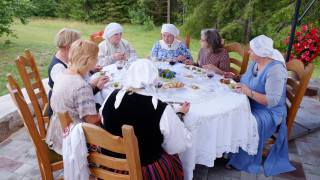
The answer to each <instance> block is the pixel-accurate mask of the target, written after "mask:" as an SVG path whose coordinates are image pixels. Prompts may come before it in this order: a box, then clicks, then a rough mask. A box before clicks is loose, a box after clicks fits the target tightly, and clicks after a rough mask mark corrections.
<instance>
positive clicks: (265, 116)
mask: <svg viewBox="0 0 320 180" xmlns="http://www.w3.org/2000/svg"><path fill="white" fill-rule="evenodd" d="M249 54H250V57H251V60H252V61H251V62H250V64H249V67H248V69H247V71H246V72H245V74H243V75H242V77H238V76H235V75H232V74H231V73H226V77H232V78H233V79H235V80H238V81H239V79H240V83H237V84H236V85H235V87H236V91H237V92H242V93H244V94H246V95H247V96H248V97H249V101H250V106H251V112H252V114H253V116H254V117H255V118H256V121H257V125H258V133H259V147H258V153H257V154H256V155H249V154H248V153H247V152H245V151H243V150H242V149H240V150H239V152H238V153H236V154H233V155H232V157H231V159H230V161H229V163H228V164H227V166H226V168H227V169H231V168H232V167H235V168H236V169H238V170H245V171H247V172H248V173H252V174H257V173H263V171H262V169H261V168H260V165H261V163H262V149H263V147H264V145H265V143H266V141H267V140H268V139H269V138H270V137H271V135H273V134H274V133H275V131H276V129H277V126H278V125H279V124H280V129H279V132H278V136H277V139H276V141H275V144H274V145H273V146H272V148H271V150H270V153H269V154H268V156H267V159H266V160H265V161H264V172H265V175H266V176H273V175H277V174H280V173H285V172H289V171H293V170H295V168H294V167H293V166H291V165H290V162H289V157H288V141H287V125H286V117H287V107H286V81H287V78H288V73H287V70H286V67H285V64H284V58H283V56H282V55H281V53H280V52H279V51H278V50H276V49H274V48H273V40H272V39H270V38H269V37H267V36H265V35H260V36H258V37H256V38H254V39H253V40H251V41H250V50H249Z"/></svg>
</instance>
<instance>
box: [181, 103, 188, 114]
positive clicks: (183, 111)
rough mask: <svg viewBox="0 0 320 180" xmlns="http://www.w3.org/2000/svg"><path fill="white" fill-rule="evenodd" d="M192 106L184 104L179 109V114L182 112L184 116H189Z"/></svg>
mask: <svg viewBox="0 0 320 180" xmlns="http://www.w3.org/2000/svg"><path fill="white" fill-rule="evenodd" d="M189 108H190V104H189V103H188V102H184V103H183V104H182V106H181V108H180V109H179V112H182V113H183V114H187V113H188V112H189Z"/></svg>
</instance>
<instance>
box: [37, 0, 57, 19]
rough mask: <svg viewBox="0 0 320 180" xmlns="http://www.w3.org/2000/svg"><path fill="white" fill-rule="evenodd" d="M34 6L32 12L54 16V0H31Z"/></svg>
mask: <svg viewBox="0 0 320 180" xmlns="http://www.w3.org/2000/svg"><path fill="white" fill-rule="evenodd" d="M32 5H33V6H34V7H35V8H34V10H33V14H34V15H35V16H40V17H56V13H57V3H56V1H55V0H32Z"/></svg>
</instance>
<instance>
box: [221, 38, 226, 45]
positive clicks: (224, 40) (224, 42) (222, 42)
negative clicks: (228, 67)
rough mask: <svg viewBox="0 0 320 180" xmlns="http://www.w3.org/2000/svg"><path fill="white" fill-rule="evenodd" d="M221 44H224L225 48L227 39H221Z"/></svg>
mask: <svg viewBox="0 0 320 180" xmlns="http://www.w3.org/2000/svg"><path fill="white" fill-rule="evenodd" d="M221 44H222V47H224V46H225V45H226V39H221Z"/></svg>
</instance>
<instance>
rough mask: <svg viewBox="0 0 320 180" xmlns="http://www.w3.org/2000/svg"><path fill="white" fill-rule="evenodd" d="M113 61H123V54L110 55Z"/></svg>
mask: <svg viewBox="0 0 320 180" xmlns="http://www.w3.org/2000/svg"><path fill="white" fill-rule="evenodd" d="M112 57H113V59H114V60H121V59H124V58H125V57H124V54H121V53H115V54H114V55H112Z"/></svg>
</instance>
